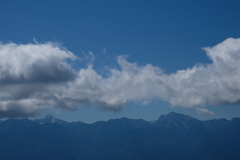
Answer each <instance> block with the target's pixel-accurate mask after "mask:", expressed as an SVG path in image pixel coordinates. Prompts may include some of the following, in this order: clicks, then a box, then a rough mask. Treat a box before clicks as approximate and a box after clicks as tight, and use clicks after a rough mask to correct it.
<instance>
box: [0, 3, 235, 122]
mask: <svg viewBox="0 0 240 160" xmlns="http://www.w3.org/2000/svg"><path fill="white" fill-rule="evenodd" d="M239 6H240V2H238V1H235V0H230V1H223V0H221V1H213V0H208V1H207V0H202V1H190V0H183V1H177V0H173V1H155V0H152V1H146V0H138V1H133V0H132V1H126V0H122V1H110V0H103V1H97V0H92V1H91V0H88V1H87V0H86V1H85V0H81V1H73V0H71V1H63V0H52V1H47V0H41V1H32V0H22V1H17V0H11V1H7V0H3V1H1V2H0V22H1V25H0V41H1V42H2V43H8V42H13V43H16V44H27V43H34V39H36V41H37V42H38V43H45V42H48V41H51V42H58V43H60V44H61V45H62V46H63V47H66V48H67V49H68V50H69V51H71V52H72V53H74V54H75V55H77V56H79V57H84V54H83V52H84V53H85V54H88V52H89V51H91V52H92V53H93V54H94V55H95V59H94V62H93V68H94V69H95V70H96V71H97V72H98V73H99V74H102V72H103V70H104V67H111V68H117V67H118V65H117V60H116V57H117V56H119V55H128V57H127V61H128V62H131V63H136V64H138V65H140V66H145V65H146V64H151V65H153V66H157V67H159V68H161V69H162V70H163V71H164V72H165V73H167V74H172V73H175V72H176V71H178V70H185V69H187V68H192V67H193V66H194V65H196V64H198V63H201V64H209V63H211V61H210V59H209V57H208V56H207V55H206V52H205V51H203V50H202V48H203V47H212V46H215V45H217V44H219V43H221V42H222V41H224V40H225V39H227V38H230V37H233V38H239V37H240V31H239V28H240V21H239V19H240V11H239ZM86 63H87V62H86V61H81V60H80V61H77V62H74V64H72V66H73V67H74V69H76V70H79V69H81V68H86V67H87V64H86ZM131 105H133V106H134V107H133V109H130V110H131V111H129V109H125V108H124V109H123V111H122V112H121V113H114V112H110V113H109V112H108V111H107V112H102V111H101V112H98V111H95V109H92V108H91V109H89V107H83V108H80V109H78V111H76V112H74V113H73V112H63V111H62V110H60V111H59V113H56V116H57V117H58V116H59V117H60V118H61V116H62V117H64V118H65V119H66V120H69V119H70V120H78V119H79V120H81V117H80V116H78V115H81V113H84V112H86V114H93V115H95V116H94V117H98V118H95V119H94V120H102V119H104V120H107V119H106V118H104V117H109V118H108V119H110V118H114V117H120V116H127V117H129V118H138V117H139V118H140V117H145V119H148V120H153V119H155V118H151V113H149V114H148V116H143V115H144V113H146V110H145V108H144V109H142V111H141V112H140V111H139V112H137V113H134V112H133V110H134V109H137V107H138V103H131ZM156 105H157V104H156V103H155V102H153V103H149V106H143V107H149V112H152V114H156V113H158V115H159V116H160V115H161V114H162V113H166V112H169V111H171V110H175V111H178V112H182V113H186V114H190V115H192V116H195V117H197V115H196V114H195V113H192V111H188V109H186V108H181V109H179V108H172V107H169V106H170V105H169V104H166V103H165V102H164V103H163V104H162V105H168V107H162V108H161V109H157V107H156ZM159 105H161V103H160V102H159ZM128 106H129V105H128ZM235 106H236V105H235ZM143 107H141V108H143ZM211 107H212V106H211ZM228 107H229V106H226V107H225V108H226V110H224V109H222V108H224V107H223V106H221V107H219V108H221V109H220V111H215V115H214V116H216V117H217V118H219V117H218V115H216V112H219V114H220V113H223V112H226V111H227V108H228ZM230 107H231V106H230ZM234 108H236V107H234ZM213 110H217V107H216V109H215V108H214V107H213ZM235 110H236V111H238V110H239V109H238V108H236V109H235ZM45 112H46V113H45ZM48 112H50V113H51V112H53V111H47V110H46V111H43V113H44V114H47V113H48ZM80 112H81V113H80ZM188 112H189V113H188ZM130 113H131V114H130ZM231 113H232V114H231V115H232V116H237V115H233V113H234V112H231ZM53 114H55V111H54V112H53ZM71 114H72V115H73V116H74V117H76V118H72V119H71V118H69V117H71V116H70V115H71ZM135 114H136V115H138V116H135ZM119 115H120V116H119ZM221 115H222V117H224V114H221ZM231 115H229V114H228V115H227V114H226V116H225V117H227V118H230V117H231ZM239 116H240V115H239ZM212 117H213V116H210V117H209V118H212ZM203 119H204V118H203ZM94 120H92V119H91V117H90V118H89V117H88V118H85V119H84V121H86V122H92V121H94Z"/></svg>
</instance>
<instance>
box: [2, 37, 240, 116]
mask: <svg viewBox="0 0 240 160" xmlns="http://www.w3.org/2000/svg"><path fill="white" fill-rule="evenodd" d="M203 49H204V50H205V51H206V54H207V56H208V57H209V58H210V60H211V61H212V63H210V64H197V65H195V66H193V67H192V68H187V69H186V70H179V71H176V72H175V73H173V74H165V73H164V72H163V71H162V69H161V68H159V67H155V66H153V65H151V64H147V65H144V66H139V65H138V64H137V63H131V62H128V61H127V59H126V57H125V56H119V57H118V58H117V62H118V65H119V69H116V68H108V69H107V70H106V74H107V75H108V76H102V75H101V74H99V73H97V72H96V70H95V69H94V68H93V65H92V64H91V65H88V66H87V67H86V68H82V69H79V70H76V69H74V68H73V67H72V66H71V63H70V62H74V61H78V60H79V59H80V58H79V57H78V56H77V55H75V54H74V53H72V52H71V51H69V50H68V49H66V48H64V47H63V46H61V45H60V44H57V43H53V42H46V43H41V44H40V43H34V44H31V43H30V44H15V43H0V117H27V116H32V115H36V114H38V113H39V111H40V110H41V109H44V108H47V107H52V108H59V109H62V110H76V108H77V107H81V106H86V105H89V104H91V105H95V106H98V108H99V109H101V110H113V111H118V110H120V109H121V108H122V107H123V106H124V104H125V103H127V102H129V101H134V102H142V104H146V103H147V102H149V101H151V100H153V99H158V100H162V101H168V102H169V103H170V104H171V105H172V106H182V107H188V108H194V109H196V110H197V111H198V112H199V113H201V114H208V115H213V112H211V111H209V110H207V109H206V108H204V106H205V105H206V104H211V105H222V104H236V103H238V102H240V39H234V38H229V39H226V40H225V41H223V42H222V43H220V44H218V45H216V46H213V47H206V48H203ZM90 55H91V56H92V57H93V56H94V55H93V53H91V54H90Z"/></svg>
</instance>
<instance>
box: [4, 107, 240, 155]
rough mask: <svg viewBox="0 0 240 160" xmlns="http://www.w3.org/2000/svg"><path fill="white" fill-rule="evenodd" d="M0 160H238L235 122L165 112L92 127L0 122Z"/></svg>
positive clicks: (238, 124)
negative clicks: (154, 119) (152, 118)
mask: <svg viewBox="0 0 240 160" xmlns="http://www.w3.org/2000/svg"><path fill="white" fill-rule="evenodd" d="M0 142H1V145H0V159H1V160H5V159H6V160H13V159H14V160H15V159H19V160H23V159H24V160H26V159H32V160H43V159H44V160H48V159H49V160H50V159H51V160H55V159H56V160H106V159H111V160H230V159H231V160H239V159H240V118H233V119H232V120H227V119H213V120H207V121H200V120H197V119H195V118H192V117H190V116H187V115H183V114H178V113H175V112H170V113H168V114H166V115H162V116H160V117H159V119H158V120H156V121H152V122H148V121H145V120H142V119H137V120H133V119H128V118H121V119H112V120H109V121H107V122H105V121H98V122H95V123H93V124H86V123H82V122H71V123H69V122H66V121H63V120H60V119H57V118H55V117H53V116H50V115H48V116H46V117H45V118H43V119H27V118H23V119H8V120H4V121H1V122H0Z"/></svg>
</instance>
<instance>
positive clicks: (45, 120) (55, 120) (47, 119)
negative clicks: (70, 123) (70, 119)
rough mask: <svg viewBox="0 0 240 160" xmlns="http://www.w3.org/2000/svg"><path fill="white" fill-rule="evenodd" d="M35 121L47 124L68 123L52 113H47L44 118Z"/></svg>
mask: <svg viewBox="0 0 240 160" xmlns="http://www.w3.org/2000/svg"><path fill="white" fill-rule="evenodd" d="M35 122H37V123H39V124H45V123H55V124H66V123H67V122H65V121H63V120H61V119H58V118H55V117H54V116H52V115H46V116H45V117H44V118H42V119H35Z"/></svg>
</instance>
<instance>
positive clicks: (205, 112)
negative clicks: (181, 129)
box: [196, 107, 214, 116]
mask: <svg viewBox="0 0 240 160" xmlns="http://www.w3.org/2000/svg"><path fill="white" fill-rule="evenodd" d="M196 110H197V112H198V113H200V114H205V115H211V116H212V115H214V113H213V112H211V111H209V110H207V109H205V108H199V107H197V108H196Z"/></svg>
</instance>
